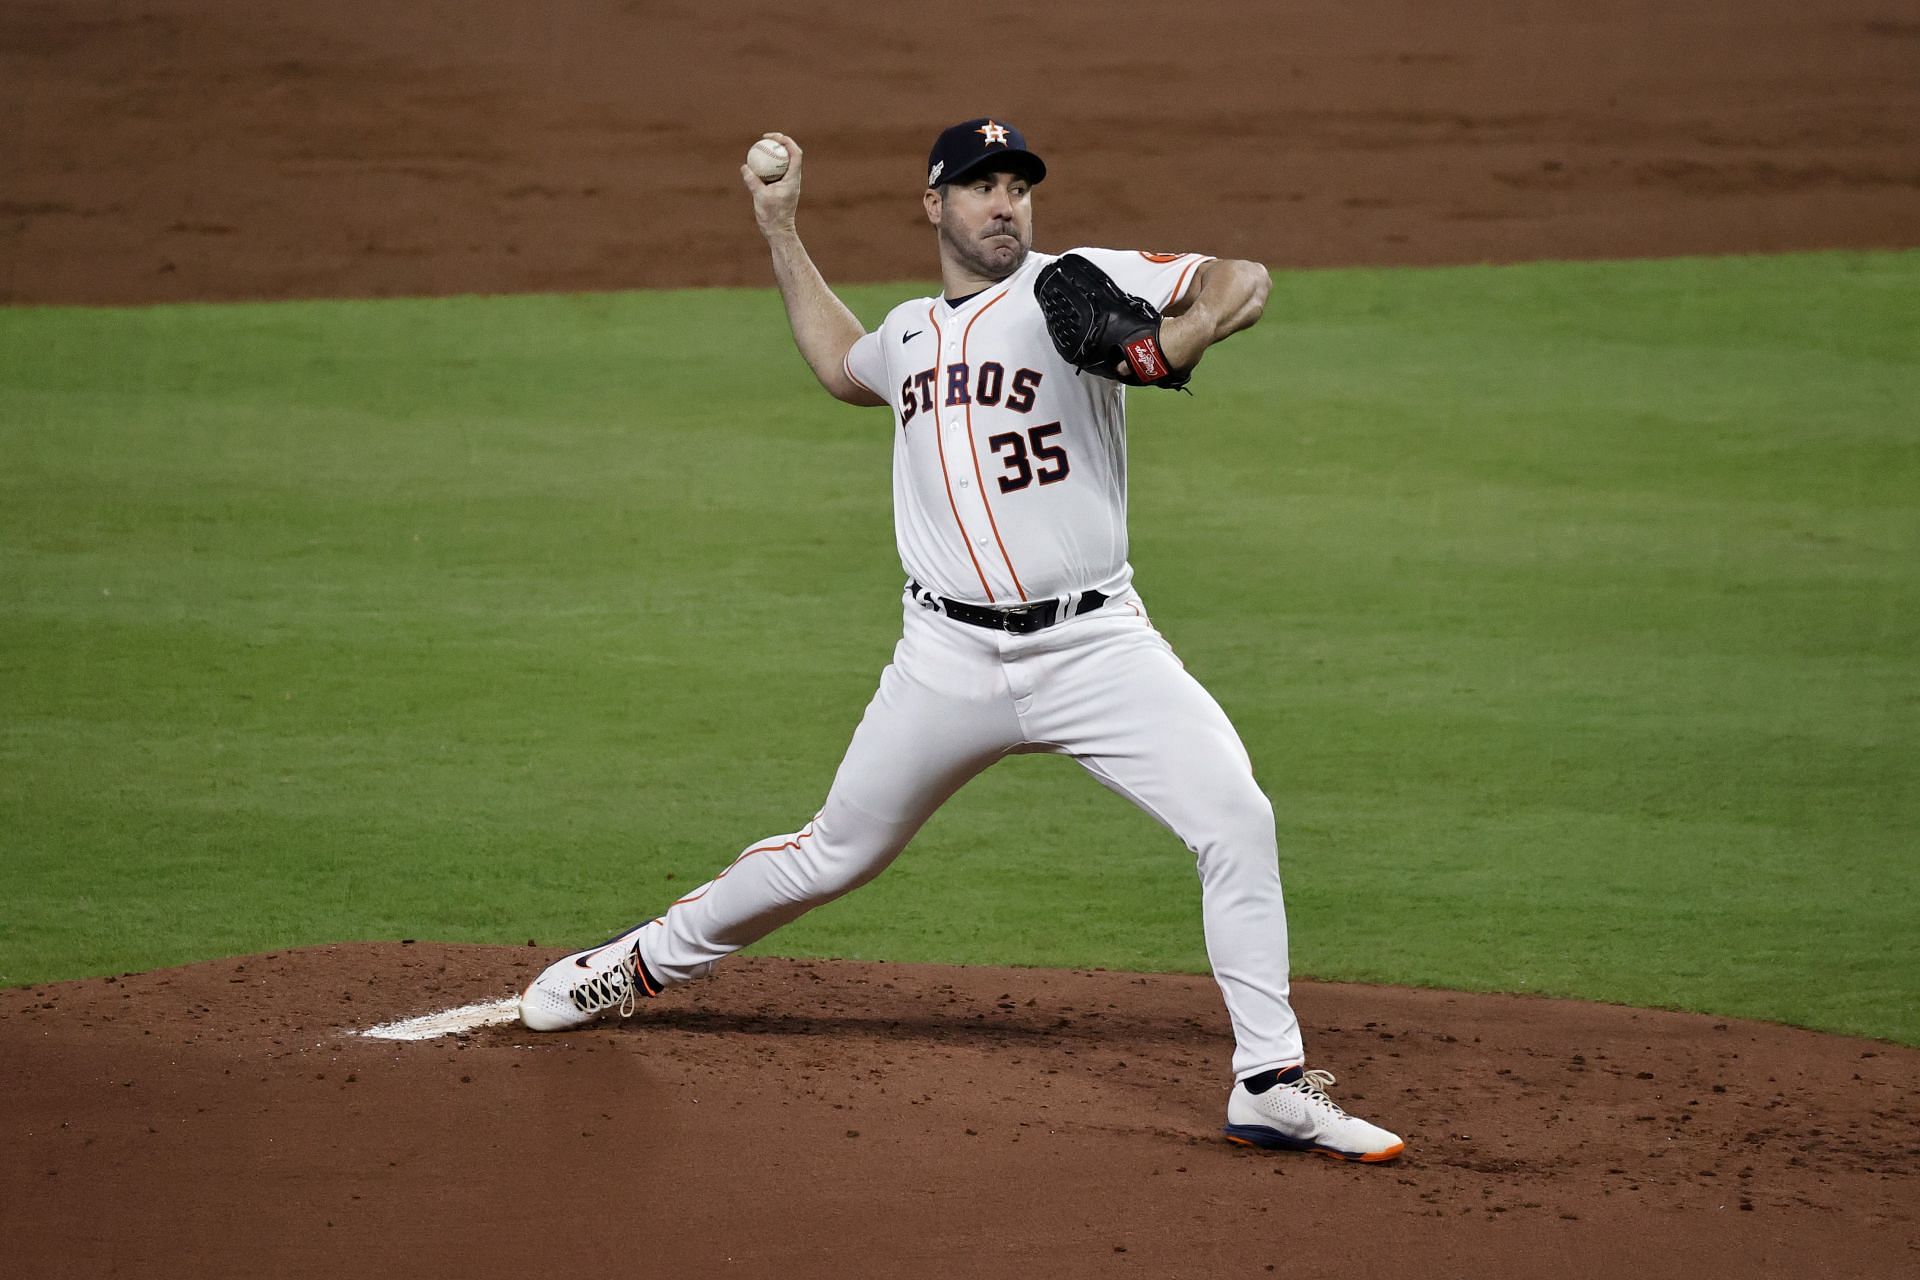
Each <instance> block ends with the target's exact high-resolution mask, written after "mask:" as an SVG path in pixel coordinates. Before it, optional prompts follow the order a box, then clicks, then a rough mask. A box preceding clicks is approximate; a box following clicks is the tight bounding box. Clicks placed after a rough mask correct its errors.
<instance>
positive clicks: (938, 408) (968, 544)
mask: <svg viewBox="0 0 1920 1280" xmlns="http://www.w3.org/2000/svg"><path fill="white" fill-rule="evenodd" d="M936 305H938V304H929V305H928V307H927V323H928V324H930V325H932V326H933V341H934V350H935V351H945V350H946V340H947V335H946V334H945V332H943V331H942V330H941V328H940V321H939V320H937V319H935V318H934V314H933V312H934V307H935V306H936ZM940 367H941V369H942V370H943V371H944V370H945V368H946V366H945V365H944V364H943V365H941V366H940ZM933 387H934V390H933V444H934V447H935V448H936V449H938V450H939V451H940V483H941V484H944V485H946V486H947V509H948V510H949V511H951V512H953V523H954V526H955V527H956V528H957V529H959V530H960V545H961V546H963V547H965V548H966V549H967V559H969V560H971V561H973V572H974V576H975V577H977V578H979V579H980V589H981V590H982V591H984V592H986V593H987V603H988V604H995V603H998V602H997V601H996V600H995V599H994V596H993V588H992V587H990V586H988V585H987V575H986V573H985V572H983V571H982V570H981V568H980V558H979V557H978V556H976V555H974V554H973V539H972V538H969V537H968V536H967V526H966V522H965V521H963V520H961V519H960V506H959V504H958V503H956V502H955V501H954V500H953V481H952V480H950V479H948V478H947V446H946V444H945V437H944V436H943V435H942V434H941V432H940V414H941V412H942V411H943V410H944V408H945V406H944V405H942V404H941V403H940V379H939V378H938V377H936V378H935V379H934V381H933ZM967 442H968V443H969V444H971V443H972V442H973V428H972V426H971V424H969V426H968V428H967ZM973 467H974V470H976V471H978V470H979V469H980V462H979V460H978V459H977V458H976V459H975V460H974V464H973ZM980 496H981V497H982V498H984V497H986V495H985V494H984V493H983V494H981V495H980ZM987 516H988V518H989V519H991V518H992V516H993V512H992V511H991V510H989V511H988V512H987ZM993 536H994V537H996V538H997V537H999V536H1000V534H999V531H998V530H996V531H995V532H994V535H993ZM1021 598H1022V599H1025V598H1026V597H1024V596H1022V597H1021Z"/></svg>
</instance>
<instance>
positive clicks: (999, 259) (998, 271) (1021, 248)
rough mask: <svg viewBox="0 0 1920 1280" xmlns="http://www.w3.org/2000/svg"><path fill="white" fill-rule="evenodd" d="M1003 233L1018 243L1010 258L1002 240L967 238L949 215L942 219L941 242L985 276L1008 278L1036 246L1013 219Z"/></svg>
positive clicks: (954, 254)
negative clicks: (950, 223) (1024, 239)
mask: <svg viewBox="0 0 1920 1280" xmlns="http://www.w3.org/2000/svg"><path fill="white" fill-rule="evenodd" d="M1004 233H1005V234H1006V235H1008V236H1010V237H1012V238H1013V240H1014V242H1015V246H1016V247H1015V248H1014V251H1013V255H1012V257H1010V258H1008V257H1003V256H1002V253H1003V252H1004V250H1003V247H1002V246H1000V245H999V244H997V243H995V244H989V243H988V242H987V241H986V239H985V238H979V239H973V240H969V239H966V238H965V237H963V236H960V235H957V234H955V232H954V229H953V227H952V226H951V225H949V224H948V222H947V219H946V218H944V217H943V218H941V219H940V240H941V242H942V243H943V244H945V245H946V246H947V248H948V249H949V250H950V251H951V252H952V253H953V256H954V257H955V258H957V259H958V260H959V261H960V263H961V265H963V266H965V267H966V268H967V269H968V270H970V271H973V272H975V273H977V274H978V275H979V276H980V278H981V279H983V280H1005V279H1006V278H1007V277H1008V276H1010V275H1012V274H1013V273H1014V272H1016V271H1018V270H1019V269H1020V264H1021V263H1023V262H1025V261H1026V260H1027V253H1028V251H1029V250H1030V249H1032V247H1033V246H1032V245H1030V244H1028V243H1027V242H1025V241H1022V240H1021V239H1020V232H1019V230H1018V228H1016V227H1014V226H1013V225H1012V224H1011V223H1009V224H1007V225H1006V226H1005V228H1004Z"/></svg>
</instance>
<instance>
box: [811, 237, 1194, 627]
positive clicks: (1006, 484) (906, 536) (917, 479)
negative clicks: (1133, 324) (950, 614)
mask: <svg viewBox="0 0 1920 1280" xmlns="http://www.w3.org/2000/svg"><path fill="white" fill-rule="evenodd" d="M1071 252H1073V253H1078V254H1081V255H1082V256H1084V257H1086V258H1088V259H1090V260H1091V261H1092V262H1093V263H1094V264H1095V265H1096V266H1098V267H1100V268H1101V269H1102V270H1104V271H1105V272H1106V273H1107V274H1108V275H1110V276H1112V277H1113V278H1114V280H1115V281H1116V282H1117V283H1118V284H1119V285H1120V287H1121V288H1122V289H1125V290H1126V291H1127V292H1129V293H1132V294H1135V295H1137V296H1139V297H1142V298H1145V299H1146V300H1147V301H1148V302H1151V303H1152V304H1153V305H1154V306H1155V307H1157V308H1159V309H1160V310H1162V311H1165V310H1166V309H1167V308H1168V307H1169V306H1170V305H1172V304H1173V303H1175V302H1177V301H1178V300H1179V299H1180V298H1181V296H1182V295H1183V293H1184V292H1185V290H1186V288H1187V286H1188V285H1189V283H1190V282H1191V281H1192V279H1193V275H1194V270H1195V268H1197V267H1198V266H1199V265H1200V264H1201V263H1203V262H1207V261H1210V260H1211V259H1209V258H1207V257H1205V256H1203V255H1200V254H1191V253H1188V254H1163V253H1141V252H1134V251H1131V250H1116V249H1074V250H1071ZM1055 256H1056V255H1051V254H1044V253H1029V254H1028V255H1027V260H1026V262H1025V263H1024V264H1022V265H1021V267H1020V269H1019V270H1018V271H1016V272H1014V274H1013V275H1011V276H1009V277H1008V278H1007V279H1006V280H1003V281H1001V282H1000V283H999V284H997V285H995V286H993V287H992V288H990V289H987V290H984V291H983V292H981V293H977V294H975V295H974V296H972V297H970V298H966V299H963V300H961V301H958V302H948V301H947V300H945V299H944V298H937V297H935V298H916V299H914V300H913V301H911V302H903V303H901V304H900V305H899V306H897V307H895V308H894V309H893V310H892V311H891V312H890V313H888V315H887V318H886V320H885V321H884V322H883V323H882V324H881V326H880V328H879V329H878V330H876V331H875V332H873V333H869V334H868V335H867V336H866V337H864V338H862V339H860V340H859V341H858V342H856V343H855V344H854V346H853V349H852V350H851V351H849V352H848V353H847V358H846V371H847V376H848V377H850V378H852V379H853V380H854V381H856V382H858V383H859V384H860V385H862V386H864V387H866V388H867V389H868V390H869V391H872V392H873V393H874V394H876V395H878V396H880V397H882V398H883V399H885V400H886V401H887V402H888V403H889V404H891V405H892V407H893V414H894V425H895V427H896V428H897V430H896V434H895V438H894V446H893V509H894V531H895V537H896V540H897V541H898V543H899V550H900V562H901V564H902V565H903V566H904V567H905V568H906V571H907V573H908V574H909V575H910V576H911V577H912V578H913V579H914V580H916V581H917V582H919V583H921V584H922V585H923V586H925V587H927V588H928V589H929V590H931V591H933V592H935V593H937V594H939V595H943V596H947V597H949V598H951V599H955V600H962V601H967V602H970V603H976V604H987V605H999V606H1002V607H1004V606H1007V605H1013V604H1021V603H1024V602H1027V601H1030V600H1041V599H1047V598H1049V597H1057V596H1065V595H1067V594H1069V593H1071V592H1076V591H1084V590H1087V589H1089V588H1092V589H1094V590H1098V591H1099V592H1101V594H1103V595H1107V596H1115V595H1118V594H1120V592H1121V591H1123V590H1125V588H1126V587H1127V585H1128V584H1129V582H1131V580H1132V577H1133V570H1132V568H1131V566H1129V565H1128V563H1127V448H1126V412H1125V397H1126V388H1125V387H1124V386H1122V385H1121V384H1120V383H1117V382H1112V381H1109V380H1107V379H1105V378H1096V377H1090V376H1088V375H1085V374H1082V373H1081V372H1080V371H1079V370H1077V369H1075V368H1074V367H1073V366H1072V365H1070V364H1068V363H1067V362H1066V361H1065V360H1063V359H1061V358H1060V355H1059V353H1058V352H1057V351H1055V350H1054V347H1053V343H1052V340H1051V339H1049V338H1048V336H1047V326H1046V321H1045V319H1044V318H1043V317H1042V316H1041V314H1040V306H1039V303H1038V302H1036V301H1035V300H1034V296H1033V282H1034V279H1035V277H1036V276H1038V275H1039V273H1040V269H1041V268H1042V267H1044V266H1046V264H1047V263H1049V262H1051V261H1053V260H1054V257H1055Z"/></svg>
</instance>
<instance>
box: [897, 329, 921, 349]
mask: <svg viewBox="0 0 1920 1280" xmlns="http://www.w3.org/2000/svg"><path fill="white" fill-rule="evenodd" d="M925 332H926V330H925V329H913V330H910V331H909V332H906V333H903V334H901V335H900V345H901V346H903V347H904V346H905V345H906V344H907V343H909V342H912V341H913V340H914V339H915V338H917V337H919V336H920V335H921V334H923V333H925Z"/></svg>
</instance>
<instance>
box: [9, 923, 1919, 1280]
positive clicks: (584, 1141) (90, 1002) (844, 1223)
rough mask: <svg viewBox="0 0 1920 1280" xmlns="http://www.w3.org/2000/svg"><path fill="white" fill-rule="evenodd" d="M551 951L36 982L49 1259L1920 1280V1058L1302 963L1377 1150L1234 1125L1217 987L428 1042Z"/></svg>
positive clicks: (797, 1009)
mask: <svg viewBox="0 0 1920 1280" xmlns="http://www.w3.org/2000/svg"><path fill="white" fill-rule="evenodd" d="M550 957H551V953H550V952H547V951H530V950H526V949H520V948H511V949H510V948H489V947H452V946H428V945H398V944H395V945H384V946H382V945H359V946H337V947H323V948H315V949H310V950H302V951H292V952H284V953H280V954H276V955H271V956H263V957H251V958H247V959H242V960H224V961H217V962H213V963H207V964H200V965H194V966H192V967H189V968H184V969H175V970H167V971H162V972H158V973H149V974H141V975H135V976H127V977H121V978H118V979H107V980H104V981H91V982H78V983H61V984H57V985H52V986H44V987H38V988H30V989H25V990H16V991H8V992H3V993H0V1088H4V1090H5V1096H6V1097H7V1099H8V1106H7V1109H6V1116H7V1118H6V1121H5V1134H4V1141H5V1146H6V1150H7V1152H8V1158H7V1160H6V1161H5V1162H4V1165H0V1230H4V1233H5V1236H6V1238H7V1240H8V1241H9V1242H10V1244H9V1249H10V1251H11V1256H10V1258H9V1260H8V1269H9V1271H10V1272H11V1273H12V1274H17V1275H29V1276H52V1275H75V1276H78V1275H98V1274H102V1273H106V1272H110V1271H114V1270H116V1269H117V1270H120V1271H124V1272H127V1273H131V1274H139V1275H149V1276H162V1275H177V1276H189V1275H191V1276H210V1275H236V1276H237V1275H249V1276H258V1275H342V1274H378V1273H382V1272H392V1273H401V1272H404V1273H405V1274H409V1275H417V1276H423V1277H424V1276H441V1275H445V1276H463V1277H473V1276H494V1275H499V1276H509V1275H512V1276H518V1275H526V1274H550V1273H555V1272H573V1273H580V1274H584V1273H587V1272H589V1271H590V1272H593V1273H603V1272H606V1271H607V1270H609V1269H611V1268H619V1269H620V1270H622V1271H624V1272H637V1273H639V1274H642V1275H706V1274H714V1273H716V1272H720V1271H724V1270H727V1269H729V1268H730V1269H732V1270H734V1271H736V1272H738V1273H739V1274H743V1275H779V1276H792V1277H811V1276H819V1277H829V1276H832V1277H845V1276H849V1275H943V1276H975V1275H977V1276H1007V1275H1047V1276H1083V1275H1084V1276H1093V1275H1112V1274H1119V1273H1126V1272H1131V1271H1137V1272H1138V1273H1140V1274H1143V1275H1175V1276H1199V1275H1246V1274H1255V1275H1258V1274H1265V1270H1264V1269H1265V1268H1267V1267H1269V1266H1271V1267H1273V1268H1274V1270H1275V1273H1276V1274H1283V1275H1289V1276H1335V1275H1339V1276H1351V1275H1356V1274H1358V1275H1372V1274H1384V1273H1386V1272H1387V1271H1388V1270H1389V1269H1391V1270H1392V1271H1393V1272H1394V1273H1396V1274H1407V1275H1435V1274H1469V1273H1470V1274H1473V1275H1476V1276H1488V1277H1501V1276H1515V1277H1519V1276H1526V1277H1540V1276H1559V1275H1567V1276H1629V1275H1636V1276H1648V1275H1651V1276H1662V1275H1681V1274H1685V1275H1689V1276H1695V1277H1714V1276H1726V1277H1743V1278H1745V1277H1751V1276H1754V1275H1760V1274H1806V1275H1822V1276H1862V1277H1866V1276H1875V1277H1879V1276H1888V1275H1893V1274H1897V1273H1900V1272H1902V1271H1903V1270H1906V1269H1909V1268H1911V1267H1912V1266H1913V1265H1914V1264H1915V1261H1916V1259H1920V1235H1917V1234H1916V1221H1915V1209H1914V1206H1915V1204H1916V1202H1920V1198H1917V1196H1916V1192H1920V1159H1917V1158H1916V1157H1920V1104H1916V1100H1915V1097H1914V1094H1913V1091H1912V1085H1913V1081H1914V1080H1915V1079H1917V1078H1920V1052H1916V1051H1914V1050H1910V1049H1903V1048H1896V1047H1891V1046H1887V1045H1884V1044H1877V1043H1873V1042H1870V1041H1860V1040H1849V1039H1843V1038H1839V1037H1833V1036H1822V1035H1815V1034H1813V1033H1810V1032H1804V1031H1797V1030H1793V1029H1790V1028H1783V1027H1775V1026H1768V1025H1762V1024H1754V1023H1742V1022H1727V1021H1722V1020H1718V1019H1713V1018H1704V1017H1697V1016H1692V1015H1685V1014H1668V1013H1651V1012H1645V1011H1636V1010H1630V1009H1621V1008H1613V1007H1609V1006H1598V1005H1587V1004H1579V1003H1574V1002H1568V1001H1553V1000H1539V999H1528V998H1519V997H1502V996H1468V995H1460V994H1454V993H1444V992H1430V991H1411V990H1401V989H1395V988H1374V987H1359V986H1345V985H1333V984H1322V983H1302V984H1299V987H1298V1005H1299V1008H1300V1010H1301V1014H1302V1017H1303V1020H1304V1021H1305V1023H1306V1024H1307V1026H1308V1028H1309V1036H1310V1041H1309V1044H1310V1051H1311V1052H1312V1054H1313V1055H1314V1060H1315V1061H1316V1063H1317V1064H1319V1065H1321V1066H1324V1067H1327V1068H1330V1069H1332V1070H1334V1071H1336V1072H1337V1073H1338V1074H1339V1075H1340V1077H1341V1082H1340V1085H1339V1087H1338V1090H1337V1092H1338V1095H1339V1097H1340V1098H1341V1099H1342V1100H1344V1101H1346V1102H1347V1103H1349V1104H1350V1105H1351V1106H1352V1107H1353V1108H1354V1110H1356V1111H1359V1112H1361V1113H1363V1114H1367V1115H1370V1116H1373V1117H1375V1118H1377V1119H1380V1120H1382V1121H1384V1122H1386V1123H1388V1124H1390V1125H1392V1126H1394V1127H1395V1128H1397V1129H1398V1130H1399V1131H1400V1132H1401V1133H1402V1134H1404V1135H1405V1137H1406V1138H1407V1141H1408V1154H1407V1156H1406V1157H1405V1158H1404V1159H1403V1160H1402V1161H1400V1162H1399V1163H1397V1164H1394V1165H1390V1166H1381V1167H1377V1168H1367V1167H1361V1166H1353V1165H1340V1164H1335V1163H1333V1162H1330V1161H1324V1160H1317V1159H1312V1158H1308V1157H1300V1156H1286V1155H1278V1156H1276V1155H1269V1154H1265V1153H1256V1152H1248V1151H1245V1150H1242V1149H1240V1148H1237V1147H1234V1146H1231V1145H1229V1144H1228V1143H1226V1142H1224V1141H1223V1140H1221V1139H1220V1137H1219V1133H1218V1127H1219V1125H1220V1123H1221V1111H1222V1107H1223V1105H1224V1100H1225V1090H1226V1086H1227V1083H1228V1078H1227V1075H1226V1067H1225V1064H1226V1062H1227V1059H1228V1056H1229V1052H1230V1044H1229V1038H1228V1035H1227V1029H1226V1026H1225V1017H1224V1014H1223V1013H1222V1011H1221V1008H1220V1005H1219V998H1218V995H1217V992H1216V990H1215V988H1214V986H1213V983H1212V982H1211V980H1209V979H1207V978H1204V977H1187V976H1171V975H1143V974H1125V973H1110V972H1071V973H1069V972H1057V971H1047V970H1027V969H953V968H939V967H932V966H922V965H874V964H854V963H848V962H819V963H814V962H800V961H783V960H761V959H742V960H736V961H734V962H732V963H731V964H729V965H728V966H726V967H724V968H723V970H722V972H721V974H720V975H719V976H718V977H716V978H714V979H712V980H710V981H707V982H703V983H698V984H694V985H692V986H690V987H686V988H681V989H678V990H676V991H674V992H671V993H669V994H668V996H666V997H664V998H662V999H661V1000H659V1001H657V1002H654V1003H652V1004H649V1005H646V1006H643V1008H642V1009H641V1011H640V1012H639V1014H638V1015H637V1016H635V1017H634V1018H633V1019H631V1020H630V1021H627V1022H624V1023H619V1022H617V1023H613V1024H610V1025H607V1026H604V1027H601V1028H596V1029H593V1030H589V1031H585V1032H579V1033H574V1034H570V1035H562V1036H534V1035H532V1034H530V1033H527V1032H524V1031H521V1030H519V1029H518V1028H517V1027H512V1026H498V1027H490V1028H486V1029H483V1030H480V1031H476V1032H473V1033H471V1034H468V1035H464V1036H460V1037H457V1038H449V1039H441V1040H430V1041H422V1042H418V1043H394V1042H389V1041H372V1040H367V1039H364V1038H362V1037H360V1036H358V1035H357V1034H355V1032H356V1031H357V1030H358V1029H361V1028H365V1027H367V1026H370V1025H373V1024H375V1023H380V1022H385V1021H388V1020H391V1019H394V1018H398V1017H407V1016H412V1015H416V1014H422V1013H428V1012H432V1011H436V1010H439V1009H443V1008H446V1007H448V1006H451V1005H460V1004H467V1003H472V1002H476V1001H484V1000H494V999H498V998H500V997H502V996H505V995H507V994H510V993H511V992H512V991H513V990H514V989H515V988H516V987H517V986H518V985H519V984H520V983H522V982H524V981H525V980H526V979H527V977H528V976H529V975H530V974H532V973H533V972H536V971H537V968H538V966H539V965H540V964H541V963H542V962H543V961H545V960H546V959H549V958H550Z"/></svg>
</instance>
